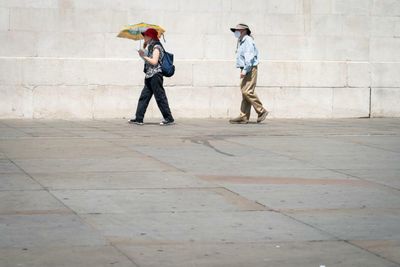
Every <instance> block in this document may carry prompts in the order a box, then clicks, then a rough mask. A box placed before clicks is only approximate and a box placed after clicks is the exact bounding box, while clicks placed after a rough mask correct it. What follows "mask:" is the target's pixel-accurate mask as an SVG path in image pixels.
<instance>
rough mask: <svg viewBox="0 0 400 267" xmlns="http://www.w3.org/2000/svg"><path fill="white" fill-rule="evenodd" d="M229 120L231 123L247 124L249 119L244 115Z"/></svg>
mask: <svg viewBox="0 0 400 267" xmlns="http://www.w3.org/2000/svg"><path fill="white" fill-rule="evenodd" d="M229 122H230V123H232V124H247V123H248V122H249V120H248V119H247V118H246V117H240V116H239V117H237V118H234V119H230V120H229Z"/></svg>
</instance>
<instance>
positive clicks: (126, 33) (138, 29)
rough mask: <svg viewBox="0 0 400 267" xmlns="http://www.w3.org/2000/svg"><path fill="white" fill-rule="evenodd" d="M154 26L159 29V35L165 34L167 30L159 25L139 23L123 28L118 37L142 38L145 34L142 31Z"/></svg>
mask: <svg viewBox="0 0 400 267" xmlns="http://www.w3.org/2000/svg"><path fill="white" fill-rule="evenodd" d="M149 28H153V29H155V30H156V31H157V33H158V37H159V38H160V37H161V35H163V34H164V32H165V30H164V29H163V28H161V27H160V26H158V25H154V24H148V23H144V22H142V23H138V24H134V25H128V26H126V27H125V28H123V29H122V30H121V32H120V33H119V34H118V35H117V37H121V38H128V39H132V40H142V39H143V35H142V32H145V31H146V30H147V29H149Z"/></svg>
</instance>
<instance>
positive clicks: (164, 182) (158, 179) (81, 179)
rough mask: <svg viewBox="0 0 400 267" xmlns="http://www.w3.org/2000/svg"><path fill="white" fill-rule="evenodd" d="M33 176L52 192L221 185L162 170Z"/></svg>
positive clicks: (59, 173) (61, 173)
mask: <svg viewBox="0 0 400 267" xmlns="http://www.w3.org/2000/svg"><path fill="white" fill-rule="evenodd" d="M139 169H140V168H139ZM32 177H34V179H35V180H36V181H38V182H39V183H40V184H41V185H43V186H44V187H46V188H48V189H51V190H55V189H97V190H102V189H140V188H205V187H216V186H217V185H215V184H213V183H210V182H206V181H204V180H202V179H200V178H198V177H196V176H195V175H193V174H190V173H184V172H181V171H162V170H150V171H126V172H121V171H114V172H111V171H109V172H57V173H34V174H32ZM0 186H1V185H0Z"/></svg>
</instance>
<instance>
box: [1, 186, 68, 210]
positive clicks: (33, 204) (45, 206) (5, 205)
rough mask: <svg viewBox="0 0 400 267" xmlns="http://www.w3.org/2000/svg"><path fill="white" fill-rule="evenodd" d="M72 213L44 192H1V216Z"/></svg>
mask: <svg viewBox="0 0 400 267" xmlns="http://www.w3.org/2000/svg"><path fill="white" fill-rule="evenodd" d="M55 212H57V213H72V212H71V211H70V209H68V208H66V207H65V206H64V205H63V204H62V203H61V202H60V201H58V200H57V199H56V198H55V197H53V196H52V195H51V194H50V193H49V192H47V191H44V190H35V191H31V190H24V191H0V214H1V215H5V214H46V213H55Z"/></svg>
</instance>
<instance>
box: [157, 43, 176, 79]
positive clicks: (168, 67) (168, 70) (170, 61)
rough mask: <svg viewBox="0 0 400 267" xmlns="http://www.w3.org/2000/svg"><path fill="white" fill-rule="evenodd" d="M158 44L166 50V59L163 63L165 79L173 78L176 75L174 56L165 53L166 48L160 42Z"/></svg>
mask: <svg viewBox="0 0 400 267" xmlns="http://www.w3.org/2000/svg"><path fill="white" fill-rule="evenodd" d="M156 44H159V45H161V47H162V49H163V50H164V57H163V59H162V61H161V70H162V74H163V75H164V76H165V77H171V76H172V75H174V73H175V66H174V55H173V54H171V53H168V52H167V51H165V49H164V46H163V45H162V44H161V43H160V42H157V43H156Z"/></svg>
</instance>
